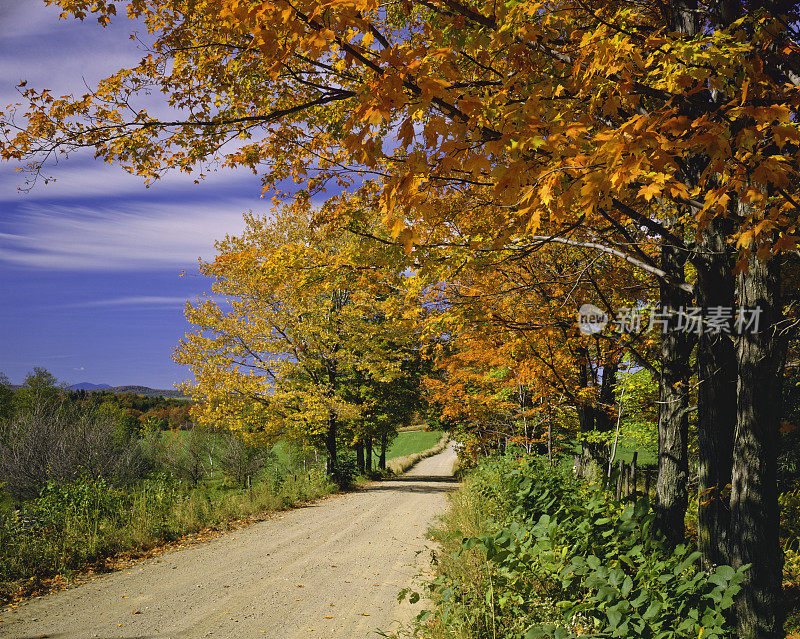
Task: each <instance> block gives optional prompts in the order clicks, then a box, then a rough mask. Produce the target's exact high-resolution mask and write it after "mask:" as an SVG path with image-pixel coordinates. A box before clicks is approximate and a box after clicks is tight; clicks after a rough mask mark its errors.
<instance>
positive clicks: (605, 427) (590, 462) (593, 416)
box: [573, 348, 618, 479]
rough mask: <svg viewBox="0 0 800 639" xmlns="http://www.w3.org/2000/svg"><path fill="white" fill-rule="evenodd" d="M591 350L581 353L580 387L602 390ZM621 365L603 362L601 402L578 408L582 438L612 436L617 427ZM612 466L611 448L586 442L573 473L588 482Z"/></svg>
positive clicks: (599, 400) (575, 463)
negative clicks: (614, 411) (615, 415)
mask: <svg viewBox="0 0 800 639" xmlns="http://www.w3.org/2000/svg"><path fill="white" fill-rule="evenodd" d="M590 357H591V355H590V353H589V349H588V348H582V349H581V350H580V358H581V363H580V368H579V370H578V383H579V384H580V386H582V387H584V388H592V387H595V388H597V387H598V383H597V378H596V372H595V369H594V368H593V367H592V362H591V359H590ZM617 370H618V364H617V363H616V362H615V361H612V360H611V359H610V358H606V359H605V361H604V362H603V376H602V379H601V381H600V384H599V392H598V394H597V401H596V402H592V403H585V404H582V405H579V406H578V409H577V410H578V430H579V431H580V433H581V434H582V435H586V434H588V433H591V432H602V433H604V432H608V431H610V430H611V429H612V427H613V420H612V419H611V413H610V410H611V407H612V406H613V404H614V389H615V387H616V383H617ZM607 464H608V446H607V445H606V444H604V443H603V442H586V441H584V442H582V444H581V452H580V453H578V454H577V455H576V456H575V461H574V465H573V470H574V472H575V474H576V475H577V476H579V477H582V478H584V479H596V478H598V477H599V476H600V475H601V474H603V473H604V470H605V468H606V466H607Z"/></svg>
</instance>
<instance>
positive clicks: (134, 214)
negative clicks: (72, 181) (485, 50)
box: [0, 198, 257, 271]
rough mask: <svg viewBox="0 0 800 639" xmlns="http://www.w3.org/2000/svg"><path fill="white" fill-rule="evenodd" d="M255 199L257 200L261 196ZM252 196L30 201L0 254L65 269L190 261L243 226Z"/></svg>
mask: <svg viewBox="0 0 800 639" xmlns="http://www.w3.org/2000/svg"><path fill="white" fill-rule="evenodd" d="M255 203H257V201H256V202H255ZM253 204H254V201H253V200H250V199H244V198H242V199H235V200H221V201H219V202H204V203H202V204H200V203H159V202H147V203H131V204H128V205H124V206H108V207H105V208H89V207H71V206H63V205H41V206H36V205H33V204H26V205H23V206H22V207H21V211H20V213H21V215H20V216H19V220H18V222H17V224H16V226H15V227H14V228H12V229H9V231H10V232H8V233H4V234H3V235H2V236H0V262H6V263H10V264H15V265H18V266H27V267H32V268H42V269H59V270H78V271H96V270H123V271H131V270H132V271H136V270H151V269H154V268H163V267H169V266H172V267H176V268H183V267H190V266H192V265H194V264H196V263H197V259H198V257H202V258H209V257H211V256H212V255H213V254H214V241H215V240H217V239H222V238H224V237H225V236H226V235H227V234H232V235H235V234H237V233H239V232H241V230H242V229H243V227H244V223H243V220H242V213H243V212H244V211H246V210H248V209H250V208H253Z"/></svg>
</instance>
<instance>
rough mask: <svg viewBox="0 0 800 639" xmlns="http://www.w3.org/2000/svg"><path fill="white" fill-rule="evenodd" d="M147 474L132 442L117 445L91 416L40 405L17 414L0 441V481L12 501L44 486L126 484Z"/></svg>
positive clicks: (106, 426)
mask: <svg viewBox="0 0 800 639" xmlns="http://www.w3.org/2000/svg"><path fill="white" fill-rule="evenodd" d="M150 468H151V464H150V462H149V461H148V459H147V457H146V456H145V455H144V453H143V450H142V448H141V447H140V446H139V444H138V442H135V441H133V442H128V443H125V444H123V443H120V441H119V439H118V438H117V437H115V434H114V424H113V423H111V422H110V421H109V419H108V418H107V417H106V416H105V415H103V414H101V413H98V412H96V411H92V410H83V411H80V412H77V413H75V414H70V412H69V411H64V410H62V409H61V408H60V407H58V406H55V405H49V404H44V405H43V406H41V407H37V408H36V410H31V411H27V412H20V413H18V414H17V415H16V416H15V417H14V418H13V419H12V420H11V421H10V423H9V425H8V428H7V429H6V430H5V432H4V433H3V437H2V439H0V477H1V478H2V480H3V482H4V490H6V491H8V492H9V493H10V494H12V495H13V496H14V497H16V498H18V499H19V498H32V497H35V496H36V495H38V494H39V492H40V491H41V489H42V487H43V486H45V485H47V484H48V482H62V483H63V482H71V481H75V480H77V479H78V478H79V477H81V476H88V477H92V478H94V479H116V480H119V481H127V480H131V479H136V478H139V477H142V476H144V475H145V474H147V472H149V470H150Z"/></svg>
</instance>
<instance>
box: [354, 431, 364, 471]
mask: <svg viewBox="0 0 800 639" xmlns="http://www.w3.org/2000/svg"><path fill="white" fill-rule="evenodd" d="M356 466H357V467H358V474H359V475H363V474H364V442H363V441H362V440H360V439H359V440H358V442H357V443H356Z"/></svg>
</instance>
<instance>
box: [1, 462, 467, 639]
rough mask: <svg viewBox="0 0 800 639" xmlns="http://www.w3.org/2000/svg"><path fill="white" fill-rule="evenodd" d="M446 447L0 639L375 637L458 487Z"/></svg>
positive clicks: (400, 615) (16, 618)
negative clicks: (390, 475) (395, 475)
mask: <svg viewBox="0 0 800 639" xmlns="http://www.w3.org/2000/svg"><path fill="white" fill-rule="evenodd" d="M454 461H455V454H454V452H453V450H452V447H450V448H447V449H446V450H445V451H444V452H442V453H440V454H439V455H436V456H434V457H430V458H428V459H425V460H422V461H421V462H420V463H419V464H418V465H417V466H416V467H415V468H413V469H412V470H411V471H410V472H409V473H408V474H407V475H406V476H404V477H403V478H402V479H398V480H393V481H386V482H380V483H376V484H373V485H371V486H370V487H368V488H367V489H364V490H361V491H358V492H354V493H348V494H345V495H336V496H333V497H331V498H328V499H324V500H322V501H319V502H317V503H315V504H312V505H310V506H306V507H304V508H299V509H297V510H291V511H287V512H285V513H280V514H277V515H276V516H275V517H273V518H271V519H269V520H267V521H264V522H261V523H259V524H256V525H253V526H250V527H248V528H244V529H241V530H238V531H235V532H232V533H229V534H227V535H224V536H222V537H220V538H218V539H215V540H213V541H211V542H209V543H207V544H202V545H199V546H194V547H191V548H187V549H183V550H177V551H173V552H169V553H167V554H164V555H162V556H161V557H159V558H157V559H152V560H148V561H146V562H143V563H141V564H137V565H136V566H134V567H133V568H131V569H129V570H128V571H125V572H118V573H113V574H109V575H105V576H102V577H100V578H98V579H95V580H92V581H90V582H87V583H85V584H83V585H81V586H78V587H76V588H72V589H69V590H65V591H63V592H60V593H56V594H53V595H48V596H46V597H43V598H41V599H35V600H33V601H31V602H28V603H26V604H23V605H22V606H20V607H19V608H17V609H15V610H13V611H5V612H3V613H2V615H0V617H2V619H3V621H2V622H1V623H0V636H2V637H8V638H9V639H23V638H26V639H28V638H34V637H51V638H53V639H82V638H84V637H102V638H103V639H116V638H123V637H136V638H138V639H144V638H153V639H155V638H159V639H167V638H171V637H175V638H178V637H180V638H186V639H191V638H195V637H196V638H202V637H217V638H220V637H224V638H227V637H230V638H239V637H242V638H248V637H259V638H264V637H270V638H274V639H291V638H296V637H305V638H308V637H326V638H337V639H338V638H341V639H357V638H362V637H376V636H377V635H375V634H374V630H375V629H376V628H381V629H383V630H390V629H394V628H396V626H397V622H398V621H399V620H403V621H405V620H408V619H410V618H411V617H412V616H413V615H414V614H416V612H417V609H418V608H419V604H417V605H416V606H411V605H410V604H407V603H404V604H398V603H397V593H398V592H399V591H400V589H401V588H403V587H405V586H408V585H410V583H411V579H412V576H413V575H415V574H417V573H419V572H420V570H423V569H427V561H428V558H429V556H430V553H429V551H428V550H426V547H429V546H430V545H431V544H430V542H427V541H426V540H425V538H424V535H425V531H426V529H427V527H428V525H429V524H430V523H431V522H432V521H433V519H434V518H435V517H436V515H438V514H439V513H441V512H442V511H443V510H444V509H445V506H446V494H447V493H448V492H449V491H451V490H453V489H454V488H455V483H454V482H453V481H452V478H451V477H450V474H451V470H452V467H453V462H454Z"/></svg>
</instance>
